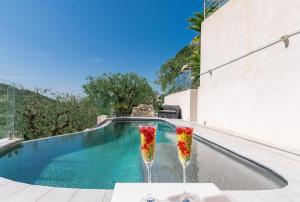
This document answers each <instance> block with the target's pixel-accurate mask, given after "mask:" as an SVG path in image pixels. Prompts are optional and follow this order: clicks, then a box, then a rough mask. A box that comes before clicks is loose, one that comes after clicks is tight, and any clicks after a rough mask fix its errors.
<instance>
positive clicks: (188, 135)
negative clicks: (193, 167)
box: [176, 126, 196, 202]
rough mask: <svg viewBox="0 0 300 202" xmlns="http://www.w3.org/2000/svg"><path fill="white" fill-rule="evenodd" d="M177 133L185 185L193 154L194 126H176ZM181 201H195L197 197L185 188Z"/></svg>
mask: <svg viewBox="0 0 300 202" xmlns="http://www.w3.org/2000/svg"><path fill="white" fill-rule="evenodd" d="M176 134H177V149H178V158H179V161H180V163H181V165H182V170H183V186H184V185H185V183H186V168H187V166H188V165H189V163H190V160H191V154H192V140H193V128H192V127H183V126H177V127H176ZM179 201H180V202H194V201H196V199H195V197H193V195H192V194H187V193H186V192H185V190H184V193H183V195H182V196H181V197H180V199H179Z"/></svg>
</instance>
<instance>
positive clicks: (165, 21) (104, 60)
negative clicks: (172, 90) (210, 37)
mask: <svg viewBox="0 0 300 202" xmlns="http://www.w3.org/2000/svg"><path fill="white" fill-rule="evenodd" d="M199 10H202V0H125V1H124V0H97V1H96V0H45V1H40V0H26V1H21V0H7V1H0V26H1V28H0V44H1V45H0V79H6V80H9V81H13V82H17V83H20V84H22V85H23V86H24V87H26V88H34V87H39V88H49V89H52V90H54V91H58V92H69V93H72V94H76V95H78V94H82V88H81V87H82V85H83V84H84V83H86V77H87V76H90V75H91V76H96V75H99V74H101V73H105V72H113V73H114V72H135V73H137V74H139V75H141V76H144V77H146V78H147V79H148V80H149V81H150V82H151V83H152V84H153V86H154V87H155V88H156V89H157V88H158V87H157V86H155V85H154V80H155V78H156V72H157V71H158V70H159V68H160V66H161V65H162V64H163V63H164V62H165V61H166V60H167V59H168V58H170V57H172V56H174V54H175V53H176V52H177V51H178V50H180V49H181V48H183V47H184V46H185V45H186V44H188V43H189V42H190V40H191V39H192V38H193V36H194V35H195V34H194V33H193V32H192V31H190V30H188V29H187V26H188V23H187V21H186V20H187V18H188V17H190V16H191V15H192V14H193V12H195V11H199Z"/></svg>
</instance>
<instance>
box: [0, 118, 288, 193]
mask: <svg viewBox="0 0 300 202" xmlns="http://www.w3.org/2000/svg"><path fill="white" fill-rule="evenodd" d="M141 123H144V122H141V121H130V122H124V121H116V122H112V123H110V124H109V125H108V126H106V127H104V128H100V129H97V130H95V131H90V132H83V133H79V134H73V135H67V136H57V137H53V138H48V139H42V140H36V141H30V142H24V143H22V145H21V146H20V147H18V148H15V149H13V150H11V151H9V152H8V153H5V154H3V155H2V156H1V158H0V176H1V177H5V178H8V179H11V180H15V181H19V182H24V183H29V184H36V185H47V186H55V187H69V188H97V189H112V188H113V187H114V184H115V183H116V182H143V181H144V179H146V172H145V168H144V165H143V161H142V160H141V157H140V153H139V141H140V139H139V134H138V129H137V127H138V124H141ZM157 123H158V133H157V152H156V156H155V163H154V165H153V169H152V181H153V182H181V181H182V170H181V165H180V163H179V161H178V158H177V147H176V135H175V130H174V128H173V127H172V126H170V125H168V124H166V123H164V122H157ZM187 180H188V182H212V183H215V184H216V185H217V186H218V187H219V188H220V189H223V190H224V189H226V190H230V189H232V190H244V189H247V190H249V189H250V190H253V189H274V188H279V187H283V186H285V185H286V183H285V182H284V181H283V180H281V179H280V178H278V177H276V176H275V175H273V174H272V173H270V172H268V171H266V170H264V169H262V168H260V167H259V166H257V165H255V164H252V163H250V162H247V161H245V160H244V159H241V158H239V157H237V156H235V155H233V154H230V153H228V152H224V151H221V150H220V149H219V148H217V147H216V146H214V145H211V144H210V143H207V142H205V141H204V140H201V139H197V140H196V139H195V141H194V143H193V156H192V161H191V164H190V165H189V167H188V169H187Z"/></svg>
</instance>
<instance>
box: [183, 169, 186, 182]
mask: <svg viewBox="0 0 300 202" xmlns="http://www.w3.org/2000/svg"><path fill="white" fill-rule="evenodd" d="M185 168H186V166H185V165H182V171H183V183H184V184H185V183H186V175H185Z"/></svg>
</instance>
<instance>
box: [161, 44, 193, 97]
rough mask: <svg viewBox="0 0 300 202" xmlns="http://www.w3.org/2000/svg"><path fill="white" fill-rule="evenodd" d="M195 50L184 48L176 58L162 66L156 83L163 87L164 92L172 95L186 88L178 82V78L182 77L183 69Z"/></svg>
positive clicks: (189, 47) (191, 47)
mask: <svg viewBox="0 0 300 202" xmlns="http://www.w3.org/2000/svg"><path fill="white" fill-rule="evenodd" d="M193 48H194V47H193V46H186V47H184V48H183V49H182V50H181V51H179V52H178V53H177V54H176V56H175V57H173V58H171V59H169V60H168V61H167V62H166V63H165V64H163V65H162V66H161V68H160V70H159V72H158V79H157V80H156V83H157V84H159V85H160V86H161V89H162V91H163V92H166V93H172V92H176V91H180V90H182V89H185V88H186V85H185V83H181V82H178V80H177V79H176V78H177V77H178V76H179V75H180V71H181V68H182V67H183V66H184V65H186V64H187V63H189V59H190V56H191V55H192V53H193ZM189 87H190V86H189Z"/></svg>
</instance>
